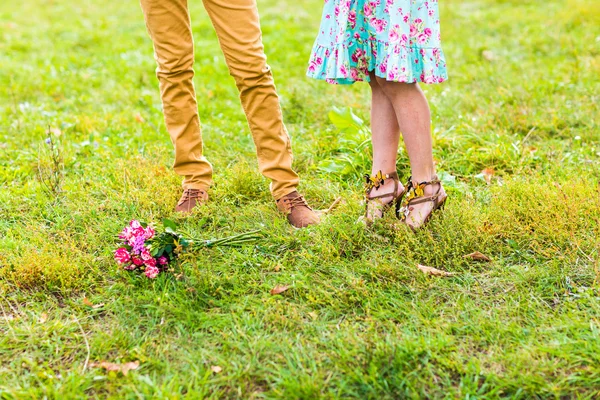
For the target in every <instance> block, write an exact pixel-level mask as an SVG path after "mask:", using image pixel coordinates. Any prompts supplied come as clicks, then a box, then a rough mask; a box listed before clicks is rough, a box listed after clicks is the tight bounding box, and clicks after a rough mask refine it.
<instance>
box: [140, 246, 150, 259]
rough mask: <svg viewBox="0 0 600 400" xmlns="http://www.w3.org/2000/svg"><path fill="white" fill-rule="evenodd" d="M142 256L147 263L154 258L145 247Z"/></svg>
mask: <svg viewBox="0 0 600 400" xmlns="http://www.w3.org/2000/svg"><path fill="white" fill-rule="evenodd" d="M140 255H141V256H142V260H144V261H147V260H149V259H151V258H152V256H151V255H150V252H149V251H148V249H147V248H145V247H144V250H142V253H141V254H140Z"/></svg>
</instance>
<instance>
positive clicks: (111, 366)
mask: <svg viewBox="0 0 600 400" xmlns="http://www.w3.org/2000/svg"><path fill="white" fill-rule="evenodd" d="M90 366H91V367H100V368H104V369H105V370H107V371H117V372H121V373H122V374H123V375H127V373H128V372H129V371H131V370H134V369H138V367H139V366H140V362H139V361H132V362H128V363H125V364H115V363H110V362H107V361H102V362H101V363H92V364H90Z"/></svg>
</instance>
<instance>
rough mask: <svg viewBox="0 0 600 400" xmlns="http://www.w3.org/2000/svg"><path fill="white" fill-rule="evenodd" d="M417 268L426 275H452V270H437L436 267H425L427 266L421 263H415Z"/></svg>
mask: <svg viewBox="0 0 600 400" xmlns="http://www.w3.org/2000/svg"><path fill="white" fill-rule="evenodd" d="M417 268H419V269H420V270H421V271H422V272H423V273H424V274H426V275H433V276H453V275H454V273H453V272H446V271H442V270H439V269H437V268H433V267H427V266H425V265H421V264H419V265H417Z"/></svg>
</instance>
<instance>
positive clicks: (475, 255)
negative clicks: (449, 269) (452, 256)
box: [463, 251, 492, 261]
mask: <svg viewBox="0 0 600 400" xmlns="http://www.w3.org/2000/svg"><path fill="white" fill-rule="evenodd" d="M463 258H471V259H473V260H475V261H492V260H490V258H489V257H488V256H486V255H485V254H482V253H480V252H478V251H474V252H473V253H471V254H467V255H466V256H463Z"/></svg>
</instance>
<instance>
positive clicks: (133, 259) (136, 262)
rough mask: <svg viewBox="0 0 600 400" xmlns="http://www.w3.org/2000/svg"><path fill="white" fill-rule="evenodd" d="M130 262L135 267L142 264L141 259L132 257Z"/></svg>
mask: <svg viewBox="0 0 600 400" xmlns="http://www.w3.org/2000/svg"><path fill="white" fill-rule="evenodd" d="M131 261H132V262H133V263H134V264H135V265H137V266H140V265H142V264H143V263H144V261H143V260H142V259H141V258H137V257H133V258H132V259H131Z"/></svg>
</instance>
